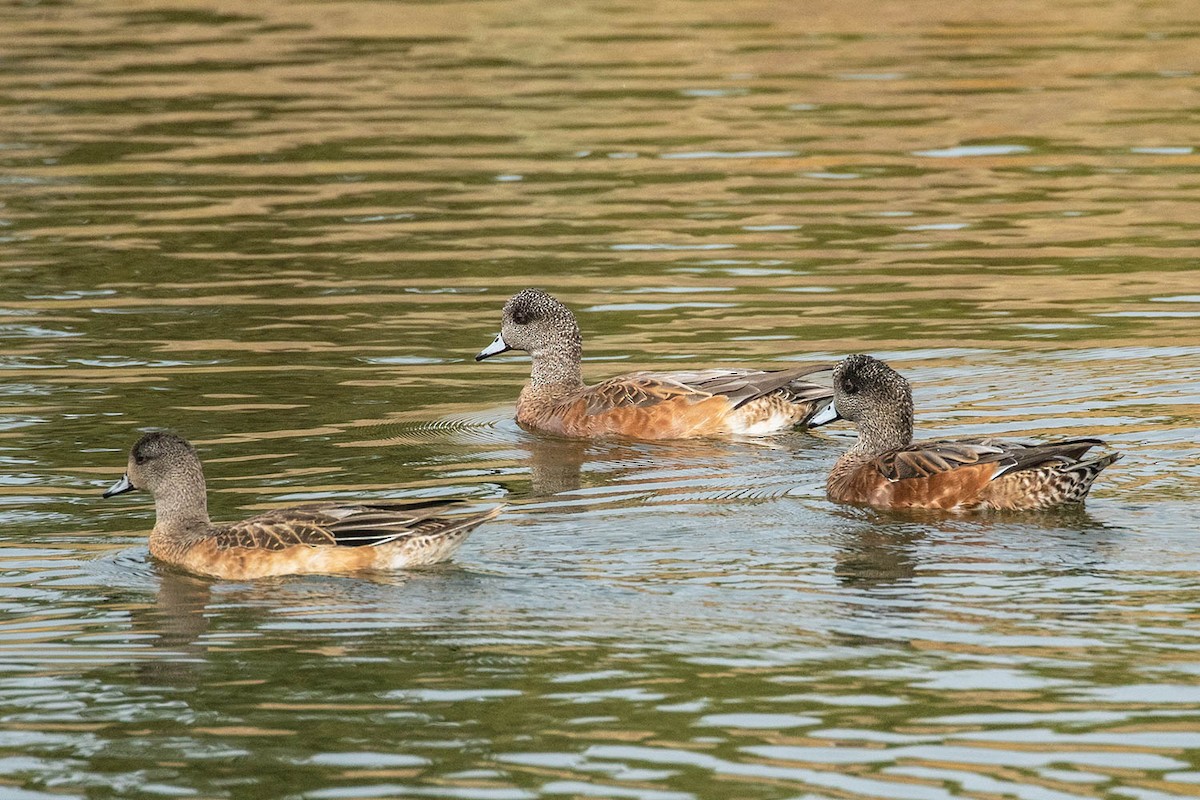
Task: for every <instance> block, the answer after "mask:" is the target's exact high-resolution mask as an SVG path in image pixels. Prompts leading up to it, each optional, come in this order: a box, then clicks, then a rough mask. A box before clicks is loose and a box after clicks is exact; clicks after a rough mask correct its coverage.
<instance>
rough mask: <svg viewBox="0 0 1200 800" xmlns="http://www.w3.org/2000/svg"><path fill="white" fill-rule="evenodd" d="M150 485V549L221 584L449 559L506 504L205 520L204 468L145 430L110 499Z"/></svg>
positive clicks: (338, 508)
mask: <svg viewBox="0 0 1200 800" xmlns="http://www.w3.org/2000/svg"><path fill="white" fill-rule="evenodd" d="M134 489H145V490H147V491H149V492H150V493H151V494H152V495H154V513H155V521H154V530H152V531H151V532H150V553H151V554H152V555H153V556H154V557H155V558H158V559H161V560H162V561H165V562H167V563H168V564H174V565H175V566H177V567H182V568H183V569H185V570H187V571H189V572H193V573H196V574H198V575H207V576H211V577H215V578H230V579H248V578H262V577H266V576H270V575H290V574H293V573H313V572H320V573H337V572H354V571H357V570H378V569H401V568H404V567H417V566H423V565H426V564H435V563H437V562H439V561H444V560H445V559H447V558H449V557H450V556H451V555H452V554H453V553H454V551H455V550H457V549H458V547H459V545H461V544H462V543H463V542H464V541H465V540H466V538H467V535H468V534H469V533H470V532H471V531H473V530H474V529H475V528H476V527H478V526H479V525H480V524H481V523H483V522H485V521H487V520H489V519H491V518H492V517H494V516H496V515H497V514H498V513H500V507H496V508H493V509H491V510H489V511H485V512H483V513H479V514H466V515H459V516H446V514H447V513H451V512H453V511H455V510H456V507H455V503H456V502H458V501H450V502H447V501H444V500H418V501H413V502H395V503H388V502H382V503H313V504H309V505H302V506H292V507H290V508H279V509H276V510H274V511H268V512H266V513H264V514H259V515H258V516H255V517H251V518H250V519H247V520H243V521H241V522H231V523H227V524H224V525H217V524H213V523H212V522H211V521H210V520H209V518H208V498H207V492H206V491H205V485H204V469H203V467H202V466H201V464H200V458H199V456H197V455H196V450H195V448H193V447H192V445H191V444H189V443H188V442H187V441H186V440H185V439H183V438H182V437H180V436H177V435H175V434H174V433H170V432H168V431H154V432H151V433H147V434H146V435H145V436H143V437H142V438H141V439H139V440H138V442H137V444H135V445H134V446H133V449H132V450H131V451H130V453H129V464H128V466H127V468H126V472H125V474H124V475H123V476H122V477H121V479H120V480H119V481H117V482H116V483H115V484H114V485H113V486H112V488H110V489H109V490H108V491H106V492H105V493H104V497H112V496H113V495H118V494H123V493H124V492H129V491H133V490H134Z"/></svg>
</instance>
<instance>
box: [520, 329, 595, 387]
mask: <svg viewBox="0 0 1200 800" xmlns="http://www.w3.org/2000/svg"><path fill="white" fill-rule="evenodd" d="M529 355H530V357H531V358H532V359H533V369H532V370H531V372H530V375H529V387H528V388H529V389H532V390H534V391H536V392H537V393H539V394H543V393H546V392H553V393H556V394H557V393H564V394H565V393H567V392H574V391H577V390H579V389H582V388H583V370H582V367H581V366H580V362H581V361H582V359H583V345H582V343H581V342H580V340H579V331H578V330H576V331H575V333H574V336H570V337H564V338H562V339H559V340H557V341H555V342H554V343H553V344H550V345H546V346H545V347H539V348H538V349H537V350H534V351H533V352H531V353H530V354H529Z"/></svg>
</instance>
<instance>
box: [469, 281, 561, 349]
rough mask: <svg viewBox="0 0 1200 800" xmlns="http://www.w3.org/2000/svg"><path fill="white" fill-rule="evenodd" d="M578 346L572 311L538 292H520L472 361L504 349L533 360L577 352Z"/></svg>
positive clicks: (508, 303)
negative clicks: (488, 343) (496, 332)
mask: <svg viewBox="0 0 1200 800" xmlns="http://www.w3.org/2000/svg"><path fill="white" fill-rule="evenodd" d="M581 347H582V344H581V339H580V336H579V323H578V322H576V321H575V315H574V314H572V313H571V309H569V308H567V307H566V306H564V305H563V304H562V303H560V302H559V301H558V300H555V299H554V298H553V297H551V296H550V295H549V294H547V293H546V292H543V291H542V290H541V289H522V290H521V291H519V292H517V293H516V294H514V295H513V296H512V297H510V298H509V300H508V302H507V303H505V304H504V315H503V319H502V321H501V323H500V333H499V335H498V336H496V338H495V340H494V341H493V342H492V343H491V344H490V345H488V346H487V347H485V348H484V349H483V350H482V351H480V353H479V355H477V356H475V360H476V361H483V360H484V359H485V358H491V357H492V356H494V355H499V354H500V353H503V352H505V351H507V350H524V351H525V352H527V353H529V354H530V355H531V356H533V357H534V358H535V359H536V358H538V356H539V355H541V354H548V353H554V352H557V351H564V350H571V351H574V352H575V353H578V352H579V351H580V349H581Z"/></svg>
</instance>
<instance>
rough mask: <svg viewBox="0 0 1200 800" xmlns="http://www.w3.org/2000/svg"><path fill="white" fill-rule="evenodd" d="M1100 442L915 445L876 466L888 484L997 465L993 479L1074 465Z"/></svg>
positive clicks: (878, 461)
mask: <svg viewBox="0 0 1200 800" xmlns="http://www.w3.org/2000/svg"><path fill="white" fill-rule="evenodd" d="M1098 444H1103V442H1101V441H1100V440H1099V439H1070V440H1067V441H1063V442H1054V443H1052V444H1030V443H1027V442H1012V441H1004V440H1000V439H992V438H978V439H955V440H934V441H924V442H913V443H912V444H910V445H909V446H908V447H905V448H902V449H900V450H893V451H891V452H890V453H885V454H884V455H882V456H880V457H879V458H877V459H876V460H875V462H874V463H875V467H876V469H878V470H879V472H880V473H881V474H882V475H883V476H884V477H885V478H887V479H888V480H889V481H902V480H907V479H910V478H932V477H934V476H937V475H943V474H946V473H948V472H951V471H953V470H956V469H962V468H964V467H973V466H978V465H981V464H995V471H994V472H993V473H992V475H991V477H992V478H996V477H999V476H1000V475H1002V474H1004V473H1006V472H1015V471H1017V470H1022V469H1031V468H1033V467H1038V466H1041V465H1043V464H1048V463H1060V464H1064V465H1069V464H1074V463H1076V462H1078V461H1079V459H1080V458H1081V457H1082V456H1083V454H1084V453H1086V452H1087V451H1088V450H1089V449H1091V448H1092V447H1095V446H1096V445H1098Z"/></svg>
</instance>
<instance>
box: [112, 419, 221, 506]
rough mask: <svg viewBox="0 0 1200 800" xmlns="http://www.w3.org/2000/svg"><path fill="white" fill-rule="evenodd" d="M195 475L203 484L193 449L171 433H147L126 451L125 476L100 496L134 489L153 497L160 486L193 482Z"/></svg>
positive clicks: (198, 461)
mask: <svg viewBox="0 0 1200 800" xmlns="http://www.w3.org/2000/svg"><path fill="white" fill-rule="evenodd" d="M197 476H199V479H200V482H201V485H203V481H204V472H203V469H202V467H201V466H200V457H199V456H198V455H196V448H194V447H192V445H191V444H189V443H188V441H187V440H186V439H184V438H183V437H182V436H179V435H178V434H175V433H172V432H171V431H151V432H150V433H147V434H146V435H145V436H143V437H142V438H140V439H138V440H137V443H136V444H135V445H134V446H133V447H132V448H131V449H130V451H129V463H128V464H127V465H126V467H125V474H124V475H122V476H121V479H120V480H119V481H117V482H116V483H114V484H113V485H112V486H111V487H110V488H109V489H108V491H106V492H105V493H104V495H103V496H104V497H113V496H114V495H118V494H124V493H125V492H132V491H133V490H134V489H142V490H145V491H148V492H150V493H151V494H152V495H156V496H157V495H158V494H159V490H160V488H161V487H163V486H164V485H166V484H168V483H171V482H179V481H195V480H196V477H197Z"/></svg>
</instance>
